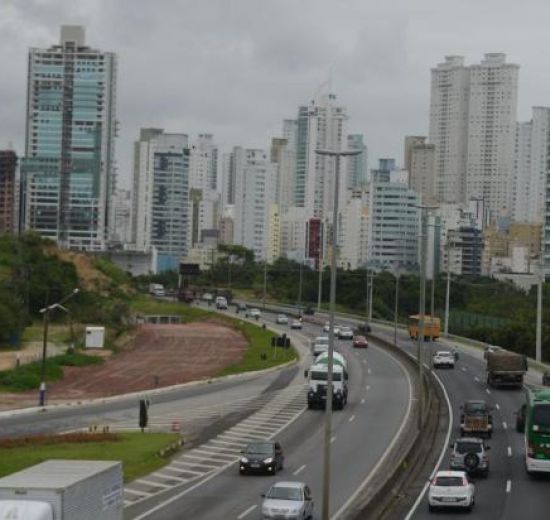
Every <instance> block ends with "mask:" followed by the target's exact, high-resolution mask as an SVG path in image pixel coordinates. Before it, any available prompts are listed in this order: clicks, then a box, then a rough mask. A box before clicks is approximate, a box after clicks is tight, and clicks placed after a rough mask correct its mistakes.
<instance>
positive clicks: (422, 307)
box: [416, 212, 426, 430]
mask: <svg viewBox="0 0 550 520" xmlns="http://www.w3.org/2000/svg"><path fill="white" fill-rule="evenodd" d="M425 227H426V226H425V221H424V212H422V216H421V224H420V229H421V231H420V301H419V306H418V307H419V308H418V315H419V316H418V317H419V323H418V332H417V337H416V341H417V343H416V355H417V361H418V377H419V379H420V383H419V392H420V396H419V403H420V413H419V414H418V429H419V430H421V429H422V418H423V417H424V334H425V330H424V328H425V327H424V315H425V312H426V229H425Z"/></svg>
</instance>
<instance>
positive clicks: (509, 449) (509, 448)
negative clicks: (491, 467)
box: [508, 446, 512, 457]
mask: <svg viewBox="0 0 550 520" xmlns="http://www.w3.org/2000/svg"><path fill="white" fill-rule="evenodd" d="M511 456H512V446H508V457H511Z"/></svg>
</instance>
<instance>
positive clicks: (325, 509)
mask: <svg viewBox="0 0 550 520" xmlns="http://www.w3.org/2000/svg"><path fill="white" fill-rule="evenodd" d="M315 153H317V154H318V155H322V156H328V157H334V160H335V170H336V171H335V176H334V179H335V182H334V184H335V186H334V201H333V209H332V211H333V216H332V254H331V259H330V260H331V263H330V304H329V324H330V332H329V340H328V360H327V361H328V366H327V399H326V410H325V439H324V441H325V442H324V444H325V446H324V460H323V504H322V510H321V518H322V520H329V518H330V456H331V455H330V451H331V450H330V447H331V445H330V438H331V435H332V370H333V362H334V310H335V305H336V247H337V245H338V238H337V232H338V198H339V191H340V157H349V156H353V155H358V154H360V153H361V150H346V151H340V150H315Z"/></svg>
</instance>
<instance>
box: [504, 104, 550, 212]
mask: <svg viewBox="0 0 550 520" xmlns="http://www.w3.org/2000/svg"><path fill="white" fill-rule="evenodd" d="M549 160H550V107H533V117H532V119H531V121H527V122H522V123H517V125H516V139H515V149H514V176H513V183H512V189H511V195H512V210H513V215H512V216H513V219H514V220H515V221H516V222H531V223H542V222H543V221H544V211H545V200H546V176H547V173H548V171H549V169H550V168H549Z"/></svg>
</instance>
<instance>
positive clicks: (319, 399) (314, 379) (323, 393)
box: [304, 352, 348, 410]
mask: <svg viewBox="0 0 550 520" xmlns="http://www.w3.org/2000/svg"><path fill="white" fill-rule="evenodd" d="M304 375H305V376H306V377H307V378H308V382H309V385H308V393H307V406H308V408H310V409H313V408H323V409H324V408H325V406H326V401H327V379H328V352H323V353H322V354H320V355H319V356H317V358H315V361H314V362H313V364H312V365H311V366H310V367H309V370H306V371H305V373H304ZM347 382H348V371H347V362H346V360H345V358H344V356H342V354H340V353H338V352H334V353H333V365H332V408H333V409H336V410H342V409H343V408H344V406H346V404H347V402H348V383H347Z"/></svg>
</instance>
